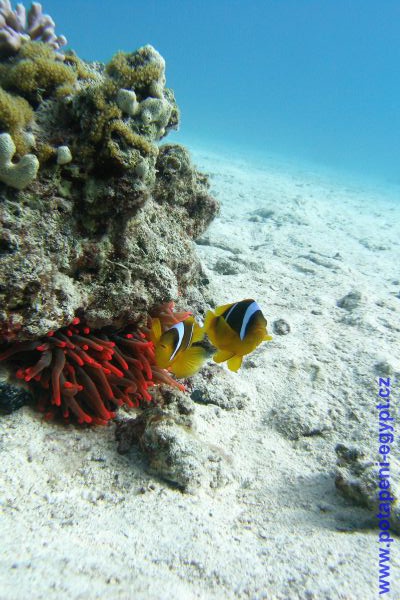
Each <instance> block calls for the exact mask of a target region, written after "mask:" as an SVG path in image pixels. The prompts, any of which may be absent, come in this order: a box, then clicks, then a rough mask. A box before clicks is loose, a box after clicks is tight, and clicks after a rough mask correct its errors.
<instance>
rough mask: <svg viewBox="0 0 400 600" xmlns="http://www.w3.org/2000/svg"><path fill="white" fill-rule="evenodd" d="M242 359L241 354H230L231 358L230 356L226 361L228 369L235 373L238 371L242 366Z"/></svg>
mask: <svg viewBox="0 0 400 600" xmlns="http://www.w3.org/2000/svg"><path fill="white" fill-rule="evenodd" d="M242 360H243V356H237V355H235V356H232V358H230V359H229V360H228V362H227V365H228V369H230V370H231V371H234V372H235V373H236V371H238V370H239V369H240V367H241V366H242Z"/></svg>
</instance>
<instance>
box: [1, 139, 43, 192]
mask: <svg viewBox="0 0 400 600" xmlns="http://www.w3.org/2000/svg"><path fill="white" fill-rule="evenodd" d="M14 154H15V144H14V142H13V140H12V137H11V136H10V135H9V134H8V133H1V134H0V180H1V181H3V182H4V183H6V184H7V185H9V186H11V187H13V188H16V189H17V190H23V189H24V188H25V187H26V186H27V185H29V184H30V183H31V182H32V181H33V180H34V179H35V177H36V174H37V172H38V169H39V161H38V159H37V158H36V156H35V155H34V154H25V155H24V156H23V157H22V158H21V159H20V161H19V162H18V163H16V164H14V163H13V162H12V158H13V156H14Z"/></svg>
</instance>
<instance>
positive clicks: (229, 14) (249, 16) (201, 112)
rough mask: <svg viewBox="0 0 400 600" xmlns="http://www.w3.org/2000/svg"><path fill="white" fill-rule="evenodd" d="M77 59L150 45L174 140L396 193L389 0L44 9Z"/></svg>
mask: <svg viewBox="0 0 400 600" xmlns="http://www.w3.org/2000/svg"><path fill="white" fill-rule="evenodd" d="M45 8H46V10H47V11H48V12H49V13H50V14H51V15H52V16H53V18H54V19H55V20H56V22H57V25H58V28H59V30H60V31H67V32H68V41H69V45H70V47H72V48H73V49H74V50H75V51H76V52H77V53H78V54H79V56H81V57H83V58H85V59H87V60H102V61H107V60H109V59H110V57H111V55H112V54H113V53H114V52H116V51H117V50H124V51H126V52H127V51H130V50H132V49H133V48H137V47H139V46H141V45H144V44H147V43H151V44H152V45H153V46H154V47H155V48H156V49H157V50H158V51H159V52H160V53H161V54H162V56H164V58H165V59H166V62H167V85H169V86H170V87H172V89H174V91H175V94H176V98H177V102H178V104H179V106H180V108H181V111H182V121H181V134H179V136H182V137H181V138H180V137H179V136H177V137H176V139H186V140H187V139H192V140H193V141H194V142H196V141H197V142H201V143H202V144H203V145H205V146H209V145H210V144H214V145H216V146H222V147H225V148H226V149H229V148H236V149H237V150H238V151H242V152H243V153H246V154H247V155H249V156H251V155H252V154H253V153H257V154H258V155H259V156H260V158H262V156H263V155H274V154H277V155H280V156H281V157H283V158H285V157H287V158H290V159H291V160H296V159H298V160H299V161H303V162H308V161H309V162H311V163H313V162H314V163H316V164H320V165H321V166H324V167H328V168H333V169H335V168H338V169H339V170H341V171H344V172H346V171H347V172H349V173H352V172H354V173H359V174H360V175H365V176H368V177H369V178H375V179H381V180H388V181H390V182H392V183H399V181H400V179H399V166H400V165H399V156H400V142H399V140H400V117H399V105H400V77H399V68H398V65H399V64H400V45H399V41H398V40H399V37H400V4H399V2H397V1H396V0H386V1H385V2H380V1H378V0H335V1H332V2H325V1H323V0H307V1H304V2H303V1H298V0H281V1H274V0H250V1H249V2H245V1H244V0H239V1H238V0H217V1H215V2H214V1H211V0H186V1H184V2H181V1H180V0H163V1H161V0H149V1H147V2H131V1H129V0H121V1H119V2H118V3H116V4H115V5H113V8H112V9H111V8H110V4H109V2H106V1H105V0H99V1H96V2H95V1H91V0H89V1H85V2H80V1H79V0H69V1H68V2H58V1H57V0H50V1H49V2H47V3H46V6H45Z"/></svg>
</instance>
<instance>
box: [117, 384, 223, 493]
mask: <svg viewBox="0 0 400 600" xmlns="http://www.w3.org/2000/svg"><path fill="white" fill-rule="evenodd" d="M160 394H162V396H163V398H162V399H161V400H160V401H159V403H158V406H155V407H149V408H146V409H145V410H144V411H143V412H142V413H141V414H140V415H139V416H137V417H136V418H134V419H121V420H119V421H117V428H116V438H117V441H118V451H119V452H120V453H121V454H124V453H126V452H128V451H129V449H130V447H131V445H133V444H134V443H139V445H140V446H141V448H142V449H143V451H144V453H145V455H146V457H147V459H148V466H149V470H150V472H151V473H153V474H155V475H158V476H159V477H162V478H163V479H165V480H167V481H168V482H170V483H172V484H174V485H175V486H177V487H178V488H179V489H181V490H183V491H185V492H191V493H193V492H195V491H196V489H198V488H199V487H205V488H206V487H210V488H218V487H223V486H225V485H227V484H228V483H230V482H232V480H233V479H234V475H233V469H232V465H231V463H230V460H229V458H228V457H227V456H226V455H225V454H224V453H223V452H222V451H221V450H219V449H218V448H217V447H215V446H212V447H211V446H209V445H207V444H206V443H205V442H203V441H201V440H200V439H198V438H197V437H196V435H195V423H194V419H193V414H192V413H193V411H194V408H193V403H192V402H191V400H190V399H189V398H187V397H185V396H183V394H182V393H180V392H179V391H177V390H168V391H165V392H160Z"/></svg>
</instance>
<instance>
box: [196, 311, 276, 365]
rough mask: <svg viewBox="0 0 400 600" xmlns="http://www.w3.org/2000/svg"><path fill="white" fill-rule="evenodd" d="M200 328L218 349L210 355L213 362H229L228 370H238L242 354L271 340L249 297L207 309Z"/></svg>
mask: <svg viewBox="0 0 400 600" xmlns="http://www.w3.org/2000/svg"><path fill="white" fill-rule="evenodd" d="M203 329H204V331H205V333H206V334H207V336H208V338H209V340H210V342H211V343H212V344H213V345H214V346H215V347H216V348H217V352H216V353H215V354H214V356H213V358H214V360H215V362H217V363H221V362H224V361H228V362H227V365H228V367H229V369H230V370H231V371H237V370H238V369H239V368H240V366H241V364H242V360H243V356H245V355H246V354H250V352H253V350H255V349H256V348H257V346H259V345H260V344H261V342H264V341H267V340H272V337H271V336H270V335H268V331H267V320H266V319H265V317H264V315H263V314H262V312H261V308H260V307H259V305H258V304H257V302H255V301H254V300H251V299H246V300H242V301H241V302H234V303H233V304H224V305H223V306H219V307H218V308H216V309H215V311H212V310H209V311H208V312H207V314H206V318H205V322H204V327H203Z"/></svg>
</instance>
